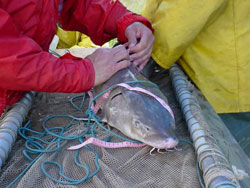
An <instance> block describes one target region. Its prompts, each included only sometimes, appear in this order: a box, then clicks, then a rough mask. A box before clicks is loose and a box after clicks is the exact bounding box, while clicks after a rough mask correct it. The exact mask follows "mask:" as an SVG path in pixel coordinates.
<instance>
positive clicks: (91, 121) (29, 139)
mask: <svg viewBox="0 0 250 188" xmlns="http://www.w3.org/2000/svg"><path fill="white" fill-rule="evenodd" d="M125 83H126V84H136V83H144V84H150V85H151V87H152V86H153V87H156V88H158V86H157V85H156V84H154V83H153V82H150V81H144V80H141V81H129V82H125ZM116 87H119V86H118V85H114V86H112V87H110V88H108V89H106V90H104V91H102V92H101V93H99V94H98V95H96V96H95V97H94V98H93V99H92V100H91V101H90V102H89V106H88V109H87V110H86V115H87V117H88V120H87V122H85V121H84V120H81V118H77V117H74V116H71V115H52V116H50V117H48V118H46V119H45V120H44V121H43V123H42V127H43V129H44V131H43V132H39V131H35V130H32V129H30V126H31V121H28V122H27V123H26V124H25V125H24V127H21V128H19V129H18V133H19V135H20V136H21V137H22V138H24V139H25V140H26V141H25V148H26V149H25V150H23V155H24V156H25V157H26V158H27V159H28V160H29V161H31V162H30V164H29V165H28V166H27V167H26V168H25V169H24V170H23V172H22V173H20V174H19V175H18V176H17V177H16V179H14V180H13V181H12V182H11V183H10V184H9V185H8V186H7V188H10V187H12V186H13V185H14V184H15V183H16V182H17V181H18V180H19V179H20V178H21V177H22V176H23V175H24V174H25V173H26V172H27V171H28V169H29V168H30V167H31V166H32V165H33V164H34V163H35V162H36V161H37V160H38V159H39V158H40V157H41V156H42V155H43V154H44V153H52V152H56V151H58V150H60V149H61V143H62V142H64V141H67V140H78V142H79V143H83V138H84V137H85V136H86V135H89V134H91V135H92V136H93V137H96V134H97V132H96V131H95V128H96V126H99V127H100V128H102V129H103V130H105V131H106V132H108V133H109V134H110V135H112V136H115V137H117V138H120V139H122V140H124V141H129V142H134V143H141V142H139V141H136V140H131V139H128V138H125V137H123V136H120V135H119V134H116V133H115V132H113V131H111V130H109V129H107V128H106V127H104V126H103V125H102V124H101V123H100V121H101V118H100V117H99V116H97V115H96V114H95V113H94V112H93V111H92V109H91V105H92V103H93V102H94V101H95V100H96V99H97V98H99V97H100V96H102V95H103V94H104V93H106V92H107V91H110V90H112V89H114V88H116ZM78 98H82V101H81V103H80V106H77V105H76V104H75V103H74V101H75V100H76V99H78ZM84 100H85V94H83V95H79V96H75V97H73V98H71V100H70V102H71V104H72V106H73V107H74V108H75V109H76V110H78V111H81V110H82V107H83V104H84ZM54 118H70V119H71V121H70V122H69V123H68V124H67V125H66V126H64V127H51V128H48V127H47V126H46V125H47V123H48V121H50V120H52V119H54ZM75 122H76V123H78V124H80V123H83V122H84V123H85V124H86V125H87V129H86V131H84V132H83V133H82V134H80V135H78V136H67V137H66V136H63V134H64V133H65V132H66V131H67V130H68V129H69V128H70V127H71V126H72V125H73V124H74V123H75ZM27 132H29V133H32V134H35V135H37V136H28V135H27ZM49 135H50V136H52V137H53V139H52V140H51V141H46V140H44V139H45V137H46V136H49ZM104 140H105V141H106V142H109V141H110V140H111V136H108V137H107V138H105V139H104ZM180 142H183V143H187V144H189V145H193V143H192V142H190V141H188V140H183V139H180ZM54 143H55V144H56V146H55V147H54V148H52V149H48V146H49V145H51V144H54ZM44 145H45V146H44ZM84 147H85V148H86V149H87V150H88V151H90V152H92V153H93V154H94V155H95V166H96V169H95V171H94V172H92V173H91V174H90V169H89V168H88V167H87V166H85V165H83V164H81V163H80V162H79V160H78V158H79V151H80V150H79V149H78V150H76V152H75V155H74V162H75V164H76V165H77V166H78V167H80V168H82V169H83V171H84V172H85V176H84V177H83V178H81V179H78V180H75V179H72V178H70V177H67V176H66V175H64V173H63V168H62V166H61V164H59V163H58V162H55V161H44V162H42V163H41V170H42V172H43V173H44V174H45V175H46V176H47V177H48V178H50V179H51V180H53V181H55V182H56V183H60V184H65V185H76V184H80V183H82V182H84V181H87V180H89V179H90V178H92V177H93V176H95V175H96V174H97V173H98V172H99V171H100V165H99V163H98V159H99V156H98V154H97V153H96V152H95V151H93V150H92V149H91V147H89V146H84ZM30 154H32V155H37V157H35V158H34V159H33V158H32V157H31V156H30ZM46 166H54V167H55V168H57V169H58V173H59V175H60V176H61V177H63V178H64V179H65V180H66V181H62V180H58V179H56V178H55V177H53V176H51V175H50V174H49V173H48V172H47V170H46ZM197 172H198V177H199V182H200V184H201V186H202V188H204V187H205V186H204V184H203V181H202V177H201V174H200V171H199V165H198V166H197ZM222 185H224V184H222ZM226 185H229V184H226ZM219 186H220V185H217V187H219ZM217 187H216V188H217ZM230 188H231V187H230Z"/></svg>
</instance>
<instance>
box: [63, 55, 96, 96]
mask: <svg viewBox="0 0 250 188" xmlns="http://www.w3.org/2000/svg"><path fill="white" fill-rule="evenodd" d="M60 58H61V59H72V60H75V61H77V62H78V63H79V62H80V63H82V64H83V67H85V73H86V74H85V75H82V78H85V79H83V83H82V88H83V91H84V92H85V91H89V90H91V89H92V88H93V87H94V84H95V69H94V66H93V64H92V62H91V61H90V60H89V59H88V58H84V59H82V58H80V57H75V56H73V55H72V54H70V53H66V54H64V55H63V56H61V57H60Z"/></svg>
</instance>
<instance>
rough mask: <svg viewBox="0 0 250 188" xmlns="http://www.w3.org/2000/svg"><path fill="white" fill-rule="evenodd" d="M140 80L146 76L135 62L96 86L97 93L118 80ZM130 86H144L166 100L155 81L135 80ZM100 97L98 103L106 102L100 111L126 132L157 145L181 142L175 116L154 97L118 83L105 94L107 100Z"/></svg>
mask: <svg viewBox="0 0 250 188" xmlns="http://www.w3.org/2000/svg"><path fill="white" fill-rule="evenodd" d="M138 80H147V79H146V78H145V77H144V76H143V75H142V74H141V73H140V72H139V71H137V69H136V68H135V67H134V66H130V67H129V68H126V69H123V70H121V71H119V72H117V73H116V74H115V75H114V76H112V77H111V78H110V79H109V80H108V81H107V82H105V83H104V84H102V85H100V86H98V87H96V88H95V89H94V95H96V94H98V93H100V92H102V91H104V90H106V89H107V88H110V87H112V86H114V85H116V84H119V83H124V82H128V81H138ZM131 86H132V87H140V88H144V89H146V90H148V91H150V92H151V93H153V94H154V95H156V96H158V97H160V98H161V99H163V100H164V101H165V102H166V103H167V99H166V97H165V96H164V95H163V93H162V92H161V91H160V90H159V88H156V87H155V86H153V85H152V84H145V83H135V84H132V85H131ZM98 100H99V101H98ZM98 100H97V103H103V104H101V105H100V109H98V113H97V114H98V115H99V116H101V117H102V118H103V120H105V121H106V122H107V123H108V124H109V125H110V126H112V127H114V128H116V129H118V130H120V131H121V132H122V133H123V134H124V135H126V136H128V137H130V138H132V139H135V140H138V141H141V142H143V143H145V144H147V145H150V146H152V147H154V148H158V149H169V148H174V147H175V146H176V145H177V144H178V139H177V138H176V136H175V133H174V128H175V122H174V118H173V117H172V116H171V114H170V112H169V111H167V110H166V109H165V108H164V107H163V106H162V105H161V104H160V103H159V102H158V101H157V100H156V99H155V98H154V97H152V96H149V95H147V94H145V93H141V92H137V91H131V90H128V89H126V88H124V87H116V88H114V89H112V90H111V91H110V92H109V94H108V96H107V94H106V99H105V100H103V99H102V98H99V99H98ZM100 101H102V102H100Z"/></svg>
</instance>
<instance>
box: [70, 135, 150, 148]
mask: <svg viewBox="0 0 250 188" xmlns="http://www.w3.org/2000/svg"><path fill="white" fill-rule="evenodd" d="M88 144H94V145H96V146H100V147H104V148H134V147H144V146H146V144H143V143H133V142H127V141H125V142H116V143H114V142H105V141H102V140H99V139H97V138H93V137H91V138H89V139H88V140H86V141H85V142H83V143H81V144H78V145H75V146H71V147H69V148H68V150H76V149H80V148H82V147H84V146H86V145H88Z"/></svg>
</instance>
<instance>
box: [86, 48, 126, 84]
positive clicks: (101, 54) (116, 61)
mask: <svg viewBox="0 0 250 188" xmlns="http://www.w3.org/2000/svg"><path fill="white" fill-rule="evenodd" d="M86 58H88V59H89V60H90V61H91V62H92V64H93V66H94V69H95V84H94V85H95V86H97V85H99V84H102V83H103V82H105V81H107V80H108V79H109V78H110V77H111V76H112V75H113V74H115V73H116V72H117V71H119V70H121V69H124V68H127V67H128V66H130V57H129V52H128V50H127V49H126V48H125V46H123V45H119V46H116V47H115V48H98V49H97V50H96V51H95V52H94V53H93V54H91V55H89V56H87V57H86Z"/></svg>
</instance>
